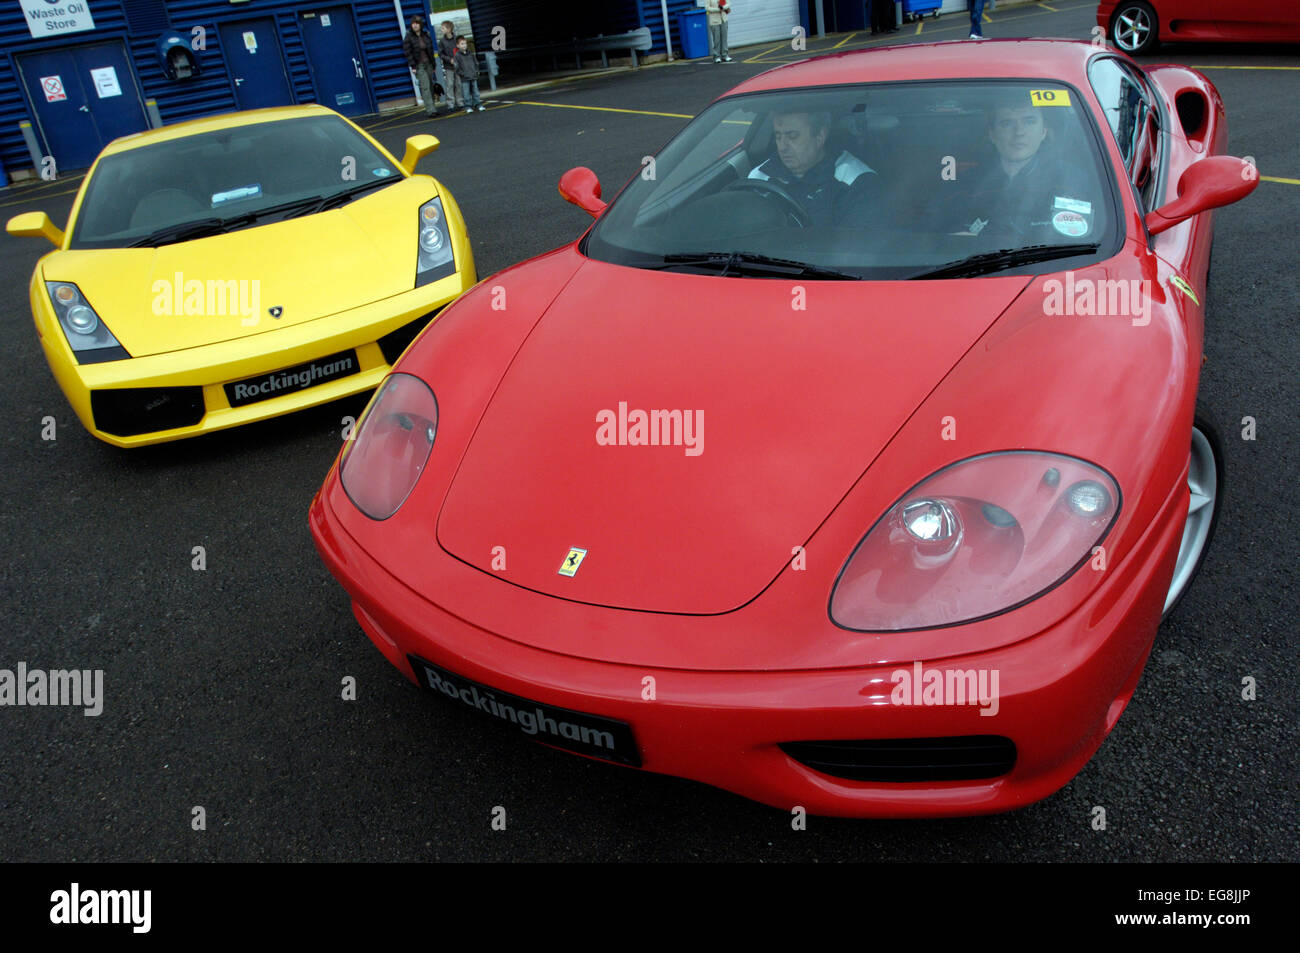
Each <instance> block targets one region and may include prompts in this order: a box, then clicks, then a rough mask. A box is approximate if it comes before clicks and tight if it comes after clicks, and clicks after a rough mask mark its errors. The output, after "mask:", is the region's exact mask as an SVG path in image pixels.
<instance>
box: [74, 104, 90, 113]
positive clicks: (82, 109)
mask: <svg viewBox="0 0 1300 953" xmlns="http://www.w3.org/2000/svg"><path fill="white" fill-rule="evenodd" d="M77 108H78V109H80V110H81V111H82V112H83V113H88V112H90V107H89V106H78V107H77Z"/></svg>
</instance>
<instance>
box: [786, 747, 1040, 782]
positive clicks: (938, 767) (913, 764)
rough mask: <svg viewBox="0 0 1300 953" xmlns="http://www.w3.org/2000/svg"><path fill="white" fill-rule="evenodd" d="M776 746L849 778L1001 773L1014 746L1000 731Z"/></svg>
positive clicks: (969, 777) (966, 777) (1010, 763)
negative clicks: (982, 733) (952, 735)
mask: <svg viewBox="0 0 1300 953" xmlns="http://www.w3.org/2000/svg"><path fill="white" fill-rule="evenodd" d="M780 747H781V750H782V751H784V752H785V753H786V754H788V755H789V756H790V757H792V758H794V759H795V760H796V761H798V762H799V763H800V764H803V765H806V766H807V767H809V768H812V769H813V770H814V771H820V772H821V773H822V774H829V775H831V776H832V777H836V778H844V779H846V780H849V781H882V782H887V783H888V782H892V783H903V782H908V781H973V780H977V779H979V778H996V777H997V776H998V775H1001V774H1006V773H1007V772H1008V771H1010V770H1011V769H1012V768H1013V767H1014V766H1015V763H1016V746H1015V743H1014V742H1013V741H1012V740H1011V739H1010V738H1003V737H1001V736H1000V735H963V736H959V737H955V738H880V739H871V740H866V741H788V742H786V743H784V744H782V745H781V746H780Z"/></svg>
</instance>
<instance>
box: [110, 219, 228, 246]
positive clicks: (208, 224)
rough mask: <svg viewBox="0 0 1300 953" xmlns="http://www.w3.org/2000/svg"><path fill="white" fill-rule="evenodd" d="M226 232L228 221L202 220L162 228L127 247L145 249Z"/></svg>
mask: <svg viewBox="0 0 1300 953" xmlns="http://www.w3.org/2000/svg"><path fill="white" fill-rule="evenodd" d="M225 230H226V219H224V218H200V219H198V220H196V221H192V222H181V223H180V224H179V225H168V226H166V227H164V228H160V229H158V230H157V231H154V232H150V233H149V234H148V235H146V236H144V238H137V239H136V240H135V241H133V242H131V244H130V245H128V246H127V247H128V248H144V247H145V246H147V245H148V246H153V245H170V244H172V243H173V242H180V241H185V240H187V239H190V238H198V237H199V236H201V235H215V234H216V233H218V232H224V231H225Z"/></svg>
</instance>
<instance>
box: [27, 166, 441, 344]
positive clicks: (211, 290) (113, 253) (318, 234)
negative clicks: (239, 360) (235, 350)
mask: <svg viewBox="0 0 1300 953" xmlns="http://www.w3.org/2000/svg"><path fill="white" fill-rule="evenodd" d="M426 193H427V194H426ZM432 194H433V190H432V189H431V188H429V187H428V186H427V185H422V184H421V183H419V182H417V181H414V180H408V181H406V182H403V183H400V184H398V185H396V186H393V187H390V188H386V189H384V190H383V191H382V192H379V193H376V194H373V195H369V196H363V197H362V198H360V199H358V200H357V201H355V202H352V203H350V204H348V205H346V206H344V207H343V208H339V209H333V210H330V211H327V212H322V213H320V214H317V215H308V216H304V217H302V218H293V219H288V220H286V221H283V222H275V223H272V224H268V225H261V226H258V227H256V228H246V229H242V230H240V231H235V232H230V233H228V234H223V235H212V236H209V237H206V238H200V239H196V240H194V241H188V242H178V243H176V244H173V245H163V246H161V247H159V248H106V249H80V250H71V251H62V252H56V253H54V254H52V255H50V256H49V257H48V258H47V259H46V261H45V262H44V264H43V272H44V274H43V277H44V278H45V280H47V281H71V282H75V283H76V284H77V286H78V287H79V288H80V289H81V292H82V294H83V295H84V296H85V297H86V300H87V301H88V302H90V305H91V307H93V308H94V309H95V311H96V312H97V313H98V314H99V316H100V318H101V319H102V320H103V322H104V323H105V324H106V325H107V326H108V328H109V330H110V331H112V332H113V335H114V336H115V337H116V338H117V339H118V341H119V342H121V344H122V346H123V347H125V348H126V350H127V352H128V353H130V354H131V356H132V357H145V356H147V355H150V354H162V353H166V352H169V351H177V350H181V349H183V348H190V347H199V346H201V345H205V344H214V343H216V342H219V341H228V340H231V339H234V338H242V337H250V336H252V335H256V334H262V333H264V332H267V331H273V330H275V329H276V328H280V327H285V326H288V325H292V324H302V323H305V322H307V321H314V320H315V319H317V318H323V317H326V316H328V315H331V314H337V313H338V312H340V311H346V310H348V309H350V308H355V307H359V306H361V305H364V304H368V303H370V302H372V301H377V300H379V299H381V298H386V297H389V296H391V295H395V294H399V293H401V292H403V291H409V290H410V289H411V288H413V287H414V284H415V256H416V241H415V239H416V211H417V209H418V208H419V205H420V203H421V202H422V201H426V200H427V199H428V198H429V197H431V196H432ZM273 308H276V309H279V310H280V316H279V317H278V318H276V317H274V316H273V315H272V313H271V310H270V309H273Z"/></svg>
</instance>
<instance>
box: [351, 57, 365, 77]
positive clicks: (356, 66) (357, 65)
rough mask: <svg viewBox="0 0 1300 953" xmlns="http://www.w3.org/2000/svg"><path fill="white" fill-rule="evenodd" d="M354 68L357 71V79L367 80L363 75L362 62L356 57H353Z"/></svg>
mask: <svg viewBox="0 0 1300 953" xmlns="http://www.w3.org/2000/svg"><path fill="white" fill-rule="evenodd" d="M352 68H353V69H354V70H356V71H357V79H364V78H365V77H364V76H362V75H361V61H360V60H359V59H357V58H356V57H355V56H354V57H352Z"/></svg>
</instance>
